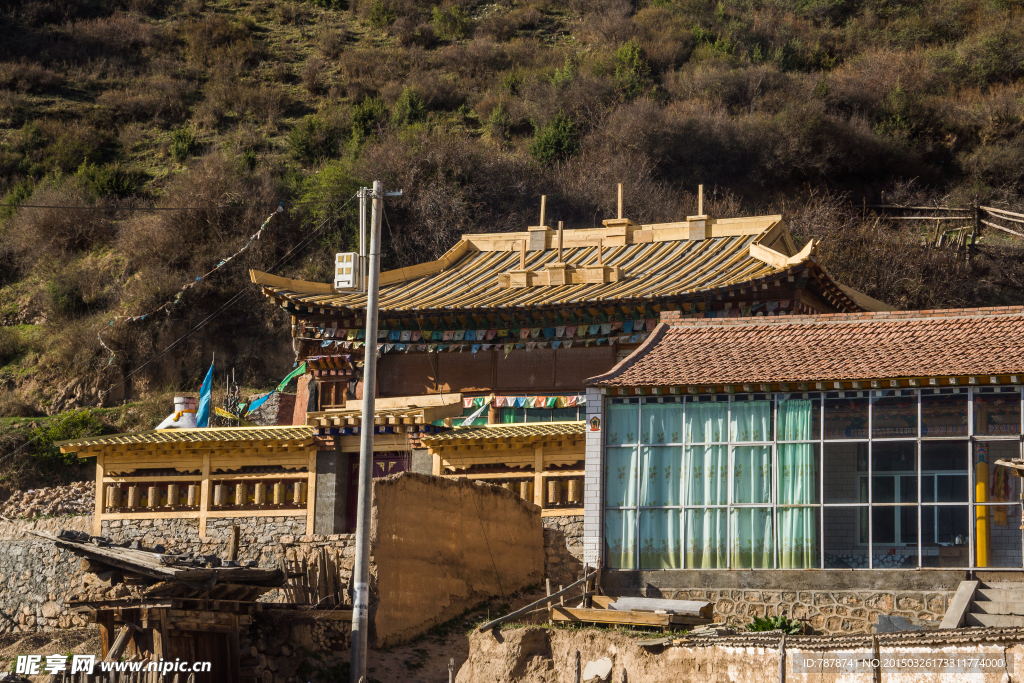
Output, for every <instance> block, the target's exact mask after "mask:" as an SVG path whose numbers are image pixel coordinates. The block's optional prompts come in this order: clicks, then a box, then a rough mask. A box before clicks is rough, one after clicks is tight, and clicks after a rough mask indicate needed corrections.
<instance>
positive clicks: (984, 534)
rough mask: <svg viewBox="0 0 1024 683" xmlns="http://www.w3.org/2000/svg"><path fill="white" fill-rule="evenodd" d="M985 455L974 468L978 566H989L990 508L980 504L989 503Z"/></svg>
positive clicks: (981, 456)
mask: <svg viewBox="0 0 1024 683" xmlns="http://www.w3.org/2000/svg"><path fill="white" fill-rule="evenodd" d="M984 457H985V454H983V453H979V454H978V464H977V465H975V466H974V499H975V501H976V502H977V503H979V505H978V506H977V507H975V508H974V509H975V515H976V518H977V521H976V525H977V526H976V532H975V541H974V543H975V548H976V553H977V557H978V559H977V566H978V567H987V566H988V549H989V541H990V540H991V539H990V537H989V518H988V506H986V505H980V503H986V502H988V463H987V462H985V460H983V459H982V458H984Z"/></svg>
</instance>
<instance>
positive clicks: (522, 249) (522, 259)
mask: <svg viewBox="0 0 1024 683" xmlns="http://www.w3.org/2000/svg"><path fill="white" fill-rule="evenodd" d="M519 270H526V240H523V241H521V242H520V243H519Z"/></svg>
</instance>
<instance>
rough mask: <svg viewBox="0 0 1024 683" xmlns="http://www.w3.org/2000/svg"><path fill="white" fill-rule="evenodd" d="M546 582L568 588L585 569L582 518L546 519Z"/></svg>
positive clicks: (544, 519)
mask: <svg viewBox="0 0 1024 683" xmlns="http://www.w3.org/2000/svg"><path fill="white" fill-rule="evenodd" d="M541 522H542V523H543V525H544V578H546V579H548V580H550V581H551V585H552V586H558V585H563V586H567V585H569V584H570V583H572V582H573V581H575V580H576V579H577V578H579V574H580V570H581V569H582V568H583V516H582V515H571V516H565V517H544V518H542V519H541Z"/></svg>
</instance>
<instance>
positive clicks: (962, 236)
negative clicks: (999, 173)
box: [862, 204, 1024, 262]
mask: <svg viewBox="0 0 1024 683" xmlns="http://www.w3.org/2000/svg"><path fill="white" fill-rule="evenodd" d="M869 209H870V210H871V212H872V214H874V215H877V217H878V218H877V219H878V220H880V221H891V222H894V223H896V222H899V221H914V222H919V223H923V224H924V226H925V229H924V230H923V231H922V233H923V235H922V236H923V237H924V240H925V244H926V245H927V246H930V247H932V248H933V249H952V250H955V251H960V250H963V251H964V252H965V253H966V257H967V261H968V262H970V260H971V257H972V256H973V255H974V250H975V247H976V245H977V242H978V240H979V239H981V237H982V233H983V226H984V228H992V229H994V230H999V231H1001V232H1004V233H1007V234H1010V235H1015V236H1016V237H1024V214H1020V213H1015V212H1013V211H1009V210H1007V209H998V208H995V207H992V206H973V207H954V206H902V205H899V204H862V210H863V211H864V217H865V218H867V212H868V210H869ZM932 224H934V226H932ZM1007 224H1009V225H1007ZM1010 225H1012V226H1013V227H1010ZM1018 225H1019V226H1021V227H1019V228H1018V227H1016V226H1018Z"/></svg>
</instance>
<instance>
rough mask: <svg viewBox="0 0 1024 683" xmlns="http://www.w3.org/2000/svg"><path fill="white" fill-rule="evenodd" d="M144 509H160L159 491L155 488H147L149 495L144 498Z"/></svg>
mask: <svg viewBox="0 0 1024 683" xmlns="http://www.w3.org/2000/svg"><path fill="white" fill-rule="evenodd" d="M146 507H149V508H158V507H160V489H159V488H158V487H156V486H150V487H149V494H148V497H147V498H146Z"/></svg>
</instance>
